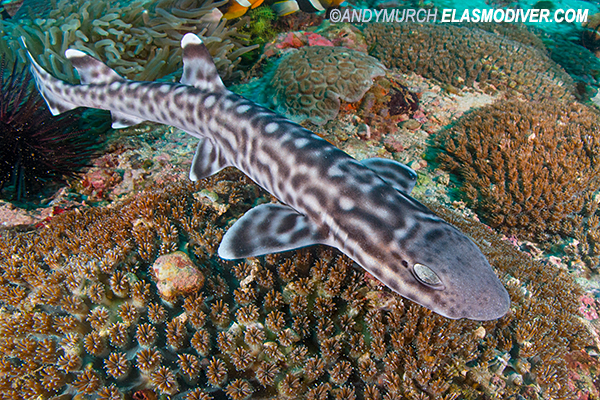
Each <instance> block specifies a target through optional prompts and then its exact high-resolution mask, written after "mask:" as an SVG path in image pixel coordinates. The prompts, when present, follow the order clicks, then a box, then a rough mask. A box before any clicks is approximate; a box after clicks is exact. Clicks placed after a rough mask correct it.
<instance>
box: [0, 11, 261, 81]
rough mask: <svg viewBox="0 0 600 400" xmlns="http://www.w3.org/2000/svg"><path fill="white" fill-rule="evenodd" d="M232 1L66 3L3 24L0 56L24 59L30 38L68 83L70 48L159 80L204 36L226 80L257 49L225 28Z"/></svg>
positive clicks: (44, 62) (35, 51)
mask: <svg viewBox="0 0 600 400" xmlns="http://www.w3.org/2000/svg"><path fill="white" fill-rule="evenodd" d="M225 3H226V1H221V2H213V1H212V0H161V1H157V2H153V1H148V0H135V1H131V2H129V1H127V2H121V1H115V0H105V1H90V0H73V1H71V0H62V1H60V2H59V4H58V6H57V7H56V8H55V9H53V10H52V11H50V12H49V13H48V16H47V17H45V18H37V19H35V20H33V21H32V20H29V19H23V20H20V21H18V22H12V21H0V28H1V32H2V35H1V36H2V39H1V40H0V51H1V52H2V53H4V54H8V55H12V54H21V58H22V60H25V59H26V58H25V57H24V54H23V49H21V46H20V44H19V43H18V41H17V39H18V38H19V37H20V36H23V37H25V41H26V42H27V45H28V47H29V48H30V49H31V52H32V54H36V55H39V56H38V60H39V62H40V64H41V65H42V66H43V67H44V68H46V69H47V70H49V71H52V72H53V74H54V75H55V76H56V77H58V78H60V79H63V80H66V81H70V82H75V81H76V80H77V79H76V77H75V75H74V71H73V68H72V66H71V64H70V63H69V62H67V61H66V58H65V57H64V54H65V51H66V50H67V49H68V48H76V49H79V50H82V51H84V52H86V53H88V54H90V55H92V56H94V57H96V58H98V59H100V60H102V61H104V62H106V63H107V65H108V66H110V67H111V68H113V69H115V70H116V71H117V72H118V73H119V74H121V75H123V76H125V77H127V78H130V79H135V80H155V79H157V78H160V77H163V76H165V75H167V74H170V73H172V72H174V71H175V70H176V69H177V68H179V66H180V65H181V49H180V43H179V42H180V40H181V38H182V37H183V35H184V34H185V33H187V32H200V33H201V34H202V36H203V37H204V40H205V43H206V46H207V47H208V49H209V51H210V53H211V55H212V56H213V58H214V60H215V64H216V65H217V68H218V69H219V73H220V74H221V76H222V77H223V78H225V79H227V78H230V77H231V76H232V74H233V68H234V67H235V65H237V63H238V62H239V56H240V55H241V54H243V53H244V52H246V51H249V50H252V49H253V48H255V47H256V46H252V47H243V45H242V42H243V41H244V39H243V37H241V35H238V34H237V33H236V29H237V28H236V26H235V25H228V26H227V27H225V24H226V23H227V21H225V20H221V13H220V11H219V10H218V9H217V8H216V7H218V6H220V5H223V4H225Z"/></svg>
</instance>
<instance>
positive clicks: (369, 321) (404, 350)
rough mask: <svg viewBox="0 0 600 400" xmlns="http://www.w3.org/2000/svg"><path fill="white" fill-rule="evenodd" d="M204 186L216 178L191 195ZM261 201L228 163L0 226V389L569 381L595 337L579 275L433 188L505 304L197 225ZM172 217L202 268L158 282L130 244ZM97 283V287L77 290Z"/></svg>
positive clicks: (408, 392) (461, 388)
mask: <svg viewBox="0 0 600 400" xmlns="http://www.w3.org/2000/svg"><path fill="white" fill-rule="evenodd" d="M207 192H211V193H214V194H215V196H213V197H212V199H211V200H208V199H207V198H206V197H204V196H198V194H199V193H207ZM234 192H235V193H234ZM232 197H234V198H236V199H238V201H237V202H230V203H229V209H228V210H227V212H225V213H222V209H221V208H220V206H221V204H222V201H223V199H227V201H230V200H229V199H230V198H232ZM264 201H267V197H266V195H264V194H261V192H260V191H258V190H257V189H256V187H255V186H254V185H253V184H251V183H249V181H248V180H247V179H246V178H244V177H243V176H242V175H240V174H239V173H236V172H233V171H231V170H228V169H226V170H224V171H222V172H221V173H219V174H217V175H215V176H213V177H211V178H208V179H206V180H204V181H203V182H200V183H196V184H191V183H187V182H185V183H184V182H179V183H169V184H164V185H160V186H156V187H153V188H150V189H148V190H146V191H144V192H141V193H139V194H138V195H137V196H134V197H133V198H131V199H129V200H124V201H123V202H122V203H121V204H114V205H113V206H112V207H107V208H92V209H88V210H84V211H67V212H65V213H63V214H61V215H59V216H56V217H55V218H53V219H52V220H51V221H49V223H48V224H47V226H45V227H44V228H42V229H41V230H38V231H31V232H22V231H7V230H4V231H0V260H2V262H0V305H1V306H2V307H1V308H0V350H1V351H0V393H3V394H5V396H4V398H9V399H21V398H36V399H38V398H39V399H50V398H56V397H60V396H61V395H71V394H74V395H75V396H78V398H79V397H82V398H83V397H85V396H88V397H90V398H100V399H130V398H131V399H155V398H161V397H165V396H174V398H177V399H179V398H181V399H190V400H191V399H201V400H207V399H225V398H228V399H246V398H251V399H257V400H262V399H275V398H277V399H299V398H302V399H304V398H305V399H354V398H355V399H382V398H390V399H391V398H435V399H458V398H464V399H477V398H523V399H541V398H544V399H549V398H564V399H576V398H577V393H576V389H573V387H574V385H576V384H577V382H575V378H574V376H572V375H570V374H569V370H568V368H569V367H568V357H570V355H573V354H581V349H583V348H584V347H585V346H587V345H589V344H590V339H589V337H588V334H587V332H586V330H585V327H584V326H583V325H582V324H581V323H580V322H579V321H578V320H577V318H576V317H575V314H576V313H577V309H578V303H577V299H578V296H579V291H578V289H577V287H576V286H575V284H574V283H573V281H572V280H571V278H569V276H568V274H566V273H565V272H564V271H559V270H555V269H553V268H552V267H551V266H548V265H543V264H541V263H539V262H536V261H533V260H532V259H530V258H528V257H527V256H525V255H524V254H521V253H520V252H519V251H517V250H516V249H514V248H513V247H512V245H511V244H510V243H508V242H506V241H504V240H502V239H501V238H500V237H499V236H498V235H495V234H493V233H492V232H491V231H490V230H489V229H488V228H487V227H485V226H483V225H481V224H479V223H476V222H471V221H467V220H465V219H464V218H462V217H459V216H457V215H455V214H454V213H451V212H449V211H448V210H446V209H444V208H442V207H440V206H434V205H432V204H428V206H429V207H430V208H432V209H434V210H435V211H436V212H437V213H438V214H439V215H442V216H444V217H445V218H448V219H449V220H450V222H452V223H453V224H454V225H457V226H459V227H460V229H461V230H463V231H465V232H467V233H468V234H469V235H470V236H471V237H473V238H474V240H475V241H476V243H478V244H479V246H480V247H481V248H482V251H483V252H484V254H485V255H486V256H487V258H488V259H489V260H490V263H491V264H492V265H493V266H494V267H495V268H496V270H497V272H498V274H499V276H500V277H501V279H502V281H503V282H504V284H505V285H506V287H507V288H508V291H509V293H510V295H511V299H512V310H511V312H510V313H509V314H507V315H506V316H505V317H503V318H502V319H500V320H496V321H486V322H483V323H481V322H476V321H468V320H448V319H445V318H443V317H441V316H439V315H436V314H433V313H432V312H431V311H428V310H426V309H425V308H423V307H420V306H418V305H416V304H414V303H412V302H407V301H404V300H403V299H402V298H400V297H399V296H398V295H396V294H394V293H392V292H390V291H389V290H387V289H385V288H383V289H382V287H381V286H380V285H379V284H378V283H377V282H376V281H374V280H373V279H371V278H369V277H368V276H367V275H366V274H365V273H364V272H363V271H362V270H358V269H355V268H354V267H353V263H352V261H351V260H350V259H348V258H347V257H345V256H343V255H341V254H339V253H338V252H336V251H335V250H333V249H331V248H326V247H318V246H316V247H313V248H309V249H304V250H299V251H293V252H289V253H284V254H276V255H269V256H266V257H261V258H252V259H248V260H245V261H240V262H233V261H231V262H224V261H222V260H220V259H218V258H217V256H216V255H215V251H214V245H213V244H212V243H211V242H210V241H209V240H207V239H208V238H206V237H201V234H200V233H199V232H206V231H209V232H218V231H219V230H220V229H223V227H224V226H226V224H227V223H228V221H229V220H230V219H231V218H236V217H239V215H241V214H242V213H243V212H244V211H246V210H247V209H248V208H249V207H250V205H251V204H254V203H256V202H259V203H260V202H264ZM198 216H202V217H201V218H200V217H198ZM141 223H143V224H144V226H146V228H147V229H148V230H149V233H150V234H149V235H147V237H146V236H145V237H146V239H144V241H141V242H140V243H138V245H137V246H132V245H131V243H133V242H134V239H133V238H134V236H135V230H134V229H132V227H133V226H134V224H141ZM171 225H173V226H175V227H177V229H178V231H179V232H180V235H179V236H178V237H177V239H176V242H177V245H178V248H181V249H185V252H186V253H187V254H188V255H189V257H190V260H191V261H192V264H193V266H194V268H198V270H199V271H201V272H202V274H203V276H204V277H205V281H204V286H203V287H202V288H200V289H199V290H198V291H197V292H195V293H189V292H185V291H182V292H178V294H176V295H174V296H172V297H170V298H169V299H168V300H167V299H164V298H163V297H162V296H161V295H160V292H159V290H158V288H157V280H156V277H155V276H153V275H152V274H153V273H154V272H153V271H154V269H153V264H154V262H155V261H156V260H157V259H158V258H159V255H158V253H153V255H152V256H151V257H150V259H147V258H146V257H147V254H146V253H144V254H142V249H143V248H144V247H143V246H153V247H154V248H160V247H161V245H162V243H161V241H162V240H167V241H170V240H171V239H169V238H166V237H163V238H161V236H160V235H159V234H158V233H157V232H158V231H161V230H163V229H165V227H166V226H171ZM146 241H147V242H146ZM52 249H57V250H56V251H53V250H52ZM115 252H116V253H119V254H122V257H121V258H120V259H119V260H120V261H118V262H116V263H113V264H112V267H111V268H110V269H108V268H104V269H102V268H96V267H94V266H99V265H103V264H106V263H107V260H108V259H112V258H113V256H112V254H113V253H115ZM98 287H102V290H101V291H102V292H103V293H104V294H103V296H102V297H101V298H97V296H96V295H95V293H96V292H98V290H94V291H93V292H91V291H90V290H89V289H90V288H95V289H97V288H98ZM557 293H560V294H561V295H560V296H556V294H557ZM92 298H93V299H94V300H92ZM78 300H79V301H78ZM578 373H579V372H578ZM17 378H18V379H17ZM520 382H523V383H522V384H521V383H520ZM40 383H41V384H40ZM299 393H300V395H299ZM175 396H176V397H175Z"/></svg>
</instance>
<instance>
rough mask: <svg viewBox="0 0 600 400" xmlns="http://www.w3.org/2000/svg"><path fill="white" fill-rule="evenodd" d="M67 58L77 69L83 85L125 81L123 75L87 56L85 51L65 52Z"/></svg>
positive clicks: (71, 50)
mask: <svg viewBox="0 0 600 400" xmlns="http://www.w3.org/2000/svg"><path fill="white" fill-rule="evenodd" d="M65 56H66V57H67V58H68V59H69V61H71V64H73V66H74V67H75V69H77V72H78V73H79V78H80V79H81V83H83V84H90V83H93V84H97V85H101V84H109V83H113V82H115V81H125V78H123V77H122V76H121V75H119V74H117V73H116V72H115V71H114V70H112V69H111V68H109V67H108V66H106V65H105V64H104V63H102V62H101V61H99V60H96V59H95V58H94V57H92V56H90V55H88V54H85V53H84V52H83V51H80V50H75V49H69V50H67V51H65Z"/></svg>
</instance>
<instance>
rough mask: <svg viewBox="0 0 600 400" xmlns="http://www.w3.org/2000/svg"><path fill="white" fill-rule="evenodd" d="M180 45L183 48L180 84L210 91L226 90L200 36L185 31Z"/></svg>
mask: <svg viewBox="0 0 600 400" xmlns="http://www.w3.org/2000/svg"><path fill="white" fill-rule="evenodd" d="M181 47H182V49H183V75H182V76H181V83H182V84H184V85H190V86H194V87H196V88H198V89H201V90H208V91H210V92H222V91H224V90H226V89H225V85H223V81H221V78H220V77H219V73H218V72H217V67H216V66H215V63H214V61H213V59H212V57H211V55H210V53H209V52H208V49H207V48H206V46H205V45H204V42H202V39H200V37H198V36H196V35H194V34H193V33H187V34H186V35H185V36H184V37H183V39H181Z"/></svg>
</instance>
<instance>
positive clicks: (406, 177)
mask: <svg viewBox="0 0 600 400" xmlns="http://www.w3.org/2000/svg"><path fill="white" fill-rule="evenodd" d="M360 163H361V164H362V165H364V166H365V167H367V168H369V169H370V170H371V171H373V172H375V173H376V174H377V175H379V177H380V178H381V179H383V180H384V181H385V182H386V183H387V184H388V185H390V186H392V187H393V188H394V189H396V190H397V191H399V192H402V193H404V194H406V195H409V194H410V192H411V191H412V190H413V188H414V187H415V184H416V183H417V173H416V172H415V171H413V170H412V168H410V167H407V166H406V165H404V164H400V163H399V162H397V161H394V160H388V159H387V158H367V159H365V160H362V161H361V162H360Z"/></svg>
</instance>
